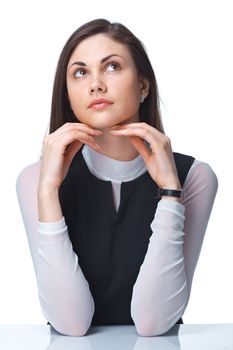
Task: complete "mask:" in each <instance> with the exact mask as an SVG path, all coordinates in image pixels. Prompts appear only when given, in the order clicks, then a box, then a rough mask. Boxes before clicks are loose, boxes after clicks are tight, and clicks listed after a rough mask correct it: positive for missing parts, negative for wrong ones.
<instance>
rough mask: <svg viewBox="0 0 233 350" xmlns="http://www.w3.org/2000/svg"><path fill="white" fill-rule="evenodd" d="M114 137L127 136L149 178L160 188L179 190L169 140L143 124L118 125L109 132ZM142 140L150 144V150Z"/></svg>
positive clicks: (179, 186)
mask: <svg viewBox="0 0 233 350" xmlns="http://www.w3.org/2000/svg"><path fill="white" fill-rule="evenodd" d="M110 133H111V134H112V135H115V136H127V137H129V138H130V140H131V142H132V144H133V146H134V147H135V149H136V150H137V151H138V152H139V153H140V154H141V156H142V158H143V160H144V162H145V164H146V167H147V169H148V172H149V174H150V176H151V178H152V179H153V180H154V181H155V182H156V184H157V185H158V186H159V187H160V188H170V189H181V185H180V181H179V178H178V174H177V169H176V164H175V160H174V157H173V153H172V148H171V142H170V139H169V138H168V137H167V136H166V135H164V134H163V133H161V132H160V131H158V130H157V129H155V128H154V127H152V126H151V125H148V124H147V123H144V122H139V123H130V124H125V125H119V126H115V127H113V128H112V131H110ZM143 140H145V141H147V142H148V143H149V144H150V148H151V150H150V149H148V147H147V146H146V145H145V143H144V142H143Z"/></svg>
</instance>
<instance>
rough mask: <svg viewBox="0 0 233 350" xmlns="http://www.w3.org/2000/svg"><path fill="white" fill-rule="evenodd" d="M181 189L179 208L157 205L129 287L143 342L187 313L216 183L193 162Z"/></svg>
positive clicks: (212, 175) (168, 202)
mask: <svg viewBox="0 0 233 350" xmlns="http://www.w3.org/2000/svg"><path fill="white" fill-rule="evenodd" d="M183 188H184V195H185V198H184V199H183V201H182V203H178V202H175V201H172V200H168V199H161V200H160V201H159V203H158V207H157V210H156V213H155V217H154V220H153V221H152V223H151V229H152V231H153V232H152V235H151V237H150V241H149V244H148V250H147V253H146V255H145V259H144V261H143V263H142V265H141V267H140V270H139V274H138V277H137V280H136V282H135V284H134V287H133V293H132V300H131V316H132V318H133V320H134V323H135V326H136V329H137V332H138V334H140V335H142V336H156V335H160V334H163V333H165V332H167V331H168V330H169V329H170V328H171V327H172V326H173V325H174V324H175V323H176V322H177V321H178V320H179V318H180V317H182V315H183V313H184V311H185V308H186V306H187V303H188V300H189V296H190V290H191V284H192V279H193V274H194V270H195V267H196V264H197V261H198V257H199V254H200V250H201V246H202V243H203V239H204V235H205V231H206V227H207V224H208V220H209V217H210V213H211V210H212V207H213V203H214V199H215V195H216V192H217V188H218V180H217V177H216V175H215V173H214V172H213V170H212V169H211V167H210V166H209V165H208V164H206V163H203V162H199V161H195V162H194V164H193V166H192V167H191V169H190V171H189V173H188V176H187V178H186V181H185V184H184V186H183Z"/></svg>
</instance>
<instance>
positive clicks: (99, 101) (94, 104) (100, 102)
mask: <svg viewBox="0 0 233 350" xmlns="http://www.w3.org/2000/svg"><path fill="white" fill-rule="evenodd" d="M112 103H113V102H112V101H109V100H106V99H105V98H98V99H95V100H93V101H92V102H91V103H90V105H89V108H91V107H97V106H98V105H100V106H99V107H101V105H102V107H104V106H107V105H109V104H112Z"/></svg>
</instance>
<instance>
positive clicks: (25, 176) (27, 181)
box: [16, 159, 41, 192]
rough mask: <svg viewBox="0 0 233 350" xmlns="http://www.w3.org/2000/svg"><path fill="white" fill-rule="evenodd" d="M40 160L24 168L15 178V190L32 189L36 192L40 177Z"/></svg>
mask: <svg viewBox="0 0 233 350" xmlns="http://www.w3.org/2000/svg"><path fill="white" fill-rule="evenodd" d="M40 165H41V160H40V159H39V160H37V161H36V162H35V163H32V164H29V165H27V166H26V167H24V168H23V169H22V170H21V171H20V172H19V174H18V175H17V178H16V190H17V192H19V191H20V190H25V189H31V190H32V189H34V190H36V188H37V184H38V180H39V175H40Z"/></svg>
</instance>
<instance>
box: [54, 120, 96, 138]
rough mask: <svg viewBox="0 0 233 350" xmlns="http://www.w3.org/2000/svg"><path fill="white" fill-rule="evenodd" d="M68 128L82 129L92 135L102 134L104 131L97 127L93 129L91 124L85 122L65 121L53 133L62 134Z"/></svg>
mask: <svg viewBox="0 0 233 350" xmlns="http://www.w3.org/2000/svg"><path fill="white" fill-rule="evenodd" d="M67 130H80V131H83V132H86V133H89V134H91V135H96V136H98V135H101V134H102V131H100V130H97V129H92V128H91V127H90V126H88V125H86V124H83V123H65V124H63V125H62V126H61V127H60V128H58V129H57V130H55V131H54V132H53V133H52V134H53V135H62V134H63V133H64V132H66V131H67ZM49 135H51V134H49ZM51 136H52V135H51Z"/></svg>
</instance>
